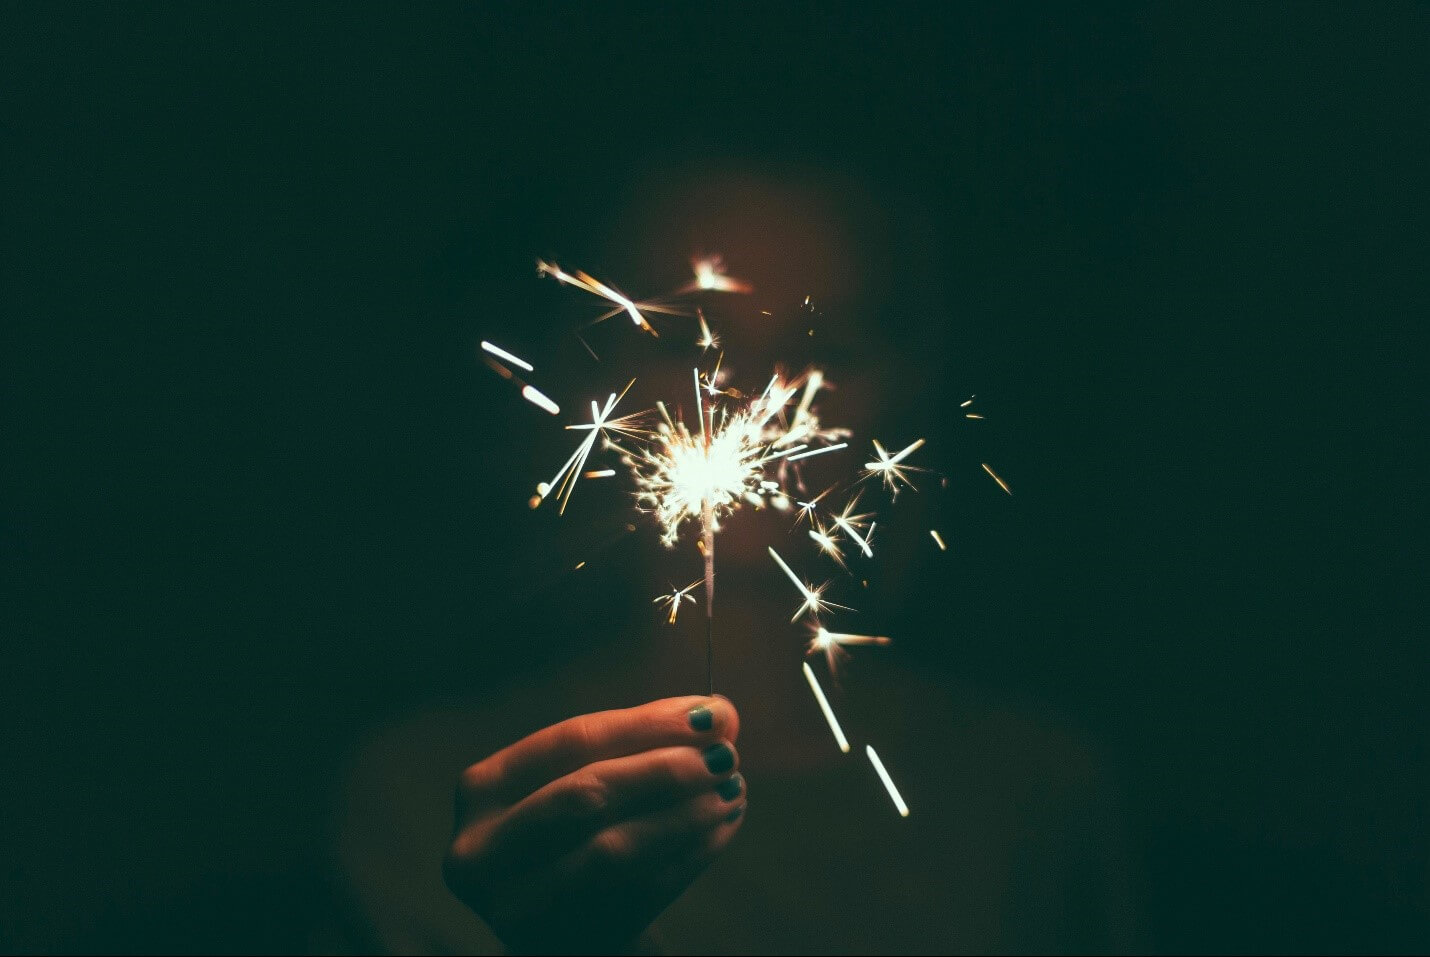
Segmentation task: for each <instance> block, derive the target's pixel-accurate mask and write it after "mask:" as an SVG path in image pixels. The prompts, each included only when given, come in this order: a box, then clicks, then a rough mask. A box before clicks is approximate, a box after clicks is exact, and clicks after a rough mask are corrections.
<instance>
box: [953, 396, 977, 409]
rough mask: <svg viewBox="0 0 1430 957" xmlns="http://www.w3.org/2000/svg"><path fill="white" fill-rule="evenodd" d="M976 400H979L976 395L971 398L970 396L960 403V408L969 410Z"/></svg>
mask: <svg viewBox="0 0 1430 957" xmlns="http://www.w3.org/2000/svg"><path fill="white" fill-rule="evenodd" d="M976 398H978V396H976V395H971V396H969V397H968V398H966V399H964V400H963V401H962V402H960V403H959V404H958V407H959V408H960V409H966V408H968V407H969V406H970V405H972V404H973V400H974V399H976Z"/></svg>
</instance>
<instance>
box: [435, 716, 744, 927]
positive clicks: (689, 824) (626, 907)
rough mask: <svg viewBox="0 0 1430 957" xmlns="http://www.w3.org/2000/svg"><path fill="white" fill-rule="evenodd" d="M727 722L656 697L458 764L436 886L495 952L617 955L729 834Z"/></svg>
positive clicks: (732, 822)
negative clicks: (482, 926) (489, 936)
mask: <svg viewBox="0 0 1430 957" xmlns="http://www.w3.org/2000/svg"><path fill="white" fill-rule="evenodd" d="M739 732H740V717H739V715H738V714H737V713H736V711H735V707H734V705H732V704H731V703H730V702H729V701H727V700H725V699H724V698H707V697H688V698H668V699H665V700H663V701H654V702H651V703H649V704H645V705H641V706H640V707H636V708H629V709H626V710H622V711H605V712H600V713H597V714H587V715H581V716H580V717H576V718H571V719H569V720H567V721H563V722H561V723H559V724H556V725H552V726H551V727H549V728H545V729H543V730H541V731H538V732H536V733H535V734H533V735H531V736H529V737H527V738H524V739H522V740H521V741H518V742H517V743H516V744H513V745H511V746H510V747H508V748H505V749H504V750H502V751H499V752H497V753H496V754H494V755H492V756H491V757H489V758H487V759H486V760H484V761H479V762H478V763H476V764H474V765H472V766H471V767H469V768H467V769H466V770H465V771H464V772H463V773H462V775H461V779H460V781H459V784H458V788H457V824H456V833H455V835H454V837H453V839H452V844H451V847H450V848H449V850H448V852H447V858H446V862H445V865H444V875H445V877H446V880H447V886H448V887H450V888H451V890H452V892H453V893H454V894H456V895H457V896H458V897H459V898H461V899H462V901H464V902H465V903H466V904H467V905H468V906H469V907H471V908H472V909H473V910H474V911H476V913H477V914H479V915H480V916H481V917H482V918H483V919H485V920H486V922H487V923H488V924H489V925H490V926H491V929H492V931H493V932H494V933H496V935H497V936H498V937H499V938H501V940H502V942H503V943H504V944H506V946H507V947H508V948H509V949H512V950H513V951H518V952H520V951H525V952H534V953H565V952H572V951H582V952H596V953H601V952H617V951H618V950H619V949H621V948H623V947H626V946H628V945H629V944H630V943H631V942H632V941H634V940H635V939H636V938H637V937H638V936H639V935H640V934H641V932H642V931H644V929H645V928H646V926H647V925H648V924H649V923H650V922H651V921H652V920H653V919H654V918H655V917H656V915H658V914H659V913H660V912H661V911H662V910H664V909H665V907H666V906H667V905H668V904H669V903H670V902H671V901H673V900H674V899H675V898H676V897H677V896H679V895H680V893H681V892H682V891H684V890H685V888H686V887H687V886H688V885H689V884H690V883H691V881H693V880H694V879H695V878H696V877H697V876H698V875H699V874H700V872H701V871H703V870H704V869H705V867H706V866H707V865H708V864H709V863H710V862H711V861H712V860H713V859H714V857H715V855H716V854H718V853H719V852H720V851H721V850H722V849H723V848H724V847H725V845H726V844H728V843H729V841H730V839H731V838H732V837H733V836H734V835H735V832H736V831H738V830H739V828H740V823H741V821H742V820H743V812H744V809H745V787H744V779H743V778H742V777H741V776H740V775H739V774H737V773H734V771H735V768H736V766H737V765H738V763H739V758H738V756H737V755H736V753H735V749H734V741H735V739H736V738H737V737H738V735H739Z"/></svg>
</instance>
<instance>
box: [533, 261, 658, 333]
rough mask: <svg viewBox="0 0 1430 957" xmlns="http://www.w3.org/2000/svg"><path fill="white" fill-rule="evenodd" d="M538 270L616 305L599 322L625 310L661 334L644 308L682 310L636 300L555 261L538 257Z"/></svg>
mask: <svg viewBox="0 0 1430 957" xmlns="http://www.w3.org/2000/svg"><path fill="white" fill-rule="evenodd" d="M536 271H537V272H539V273H541V274H542V275H545V276H550V277H552V278H553V279H555V280H557V281H558V282H562V283H565V284H566V285H568V286H575V287H576V288H577V289H584V290H586V291H587V292H589V293H591V294H592V295H593V296H600V297H601V298H602V299H605V300H606V301H607V302H610V303H612V304H613V305H614V306H615V307H616V308H615V309H612V310H611V311H610V312H608V313H606V314H604V315H602V316H601V317H600V318H598V319H597V320H596V321H597V322H602V321H604V320H606V319H609V318H611V317H612V316H615V315H619V314H620V313H622V312H624V313H625V314H626V315H628V316H630V317H631V322H633V323H635V324H636V327H637V328H639V329H642V330H644V331H646V332H648V333H650V334H651V335H653V336H659V335H660V333H658V332H656V331H655V327H654V326H652V325H651V324H650V323H649V322H648V321H647V320H646V317H645V315H644V314H643V313H642V310H644V311H645V312H664V313H672V314H676V315H678V314H679V312H680V311H679V310H677V309H672V308H670V307H668V306H663V305H660V304H659V303H654V302H640V303H638V302H635V301H634V300H632V299H630V298H629V297H627V296H625V295H623V294H621V293H620V292H617V291H616V290H615V289H612V288H611V287H610V286H608V285H606V284H605V283H603V282H601V281H600V280H599V279H596V278H595V277H593V276H590V275H588V274H586V273H584V272H582V271H581V270H579V269H578V270H576V272H574V273H568V272H567V271H566V270H564V269H562V268H561V267H560V266H558V265H556V264H555V263H548V262H543V261H542V260H540V259H538V260H537V261H536Z"/></svg>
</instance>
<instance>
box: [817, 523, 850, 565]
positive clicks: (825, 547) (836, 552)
mask: <svg viewBox="0 0 1430 957" xmlns="http://www.w3.org/2000/svg"><path fill="white" fill-rule="evenodd" d="M810 522H811V524H813V525H814V527H813V528H811V529H810V530H809V537H810V538H812V539H814V543H815V544H816V545H818V546H819V550H820V551H822V552H824V554H826V555H828V556H829V557H830V558H832V559H834V561H835V562H837V563H838V565H839V567H840V568H842V569H844V570H845V571H846V572H847V571H848V570H849V566H848V565H846V564H844V551H843V549H841V548H840V547H839V540H838V539H836V538H835V537H834V536H833V535H831V534H830V533H829V532H828V530H826V529H825V527H824V526H823V525H821V524H820V523H819V520H818V519H816V518H811V519H810Z"/></svg>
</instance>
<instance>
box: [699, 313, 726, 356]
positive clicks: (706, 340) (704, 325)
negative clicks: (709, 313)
mask: <svg viewBox="0 0 1430 957" xmlns="http://www.w3.org/2000/svg"><path fill="white" fill-rule="evenodd" d="M695 315H696V316H697V317H699V319H700V338H699V339H697V340H695V344H696V345H698V346H699V347H700V351H701V352H706V351H709V350H710V349H712V348H714V347H715V346H718V345H719V344H720V340H719V339H718V338H716V336H715V333H713V332H711V331H710V324H709V323H708V322H706V321H705V311H704V310H703V309H696V310H695Z"/></svg>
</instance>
